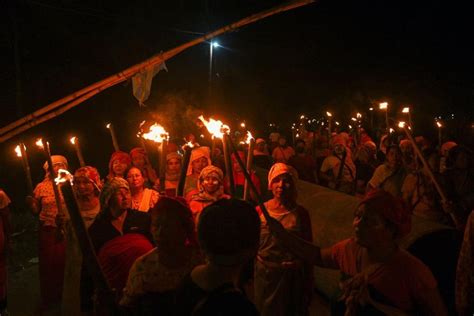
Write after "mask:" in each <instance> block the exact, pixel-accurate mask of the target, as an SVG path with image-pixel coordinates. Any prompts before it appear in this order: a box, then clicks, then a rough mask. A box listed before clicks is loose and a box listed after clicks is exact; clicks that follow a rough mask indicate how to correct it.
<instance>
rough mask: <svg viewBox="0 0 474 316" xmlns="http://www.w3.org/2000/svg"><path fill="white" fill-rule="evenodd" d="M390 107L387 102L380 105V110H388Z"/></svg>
mask: <svg viewBox="0 0 474 316" xmlns="http://www.w3.org/2000/svg"><path fill="white" fill-rule="evenodd" d="M387 107H388V103H387V102H382V103H380V104H379V109H381V110H386V109H387Z"/></svg>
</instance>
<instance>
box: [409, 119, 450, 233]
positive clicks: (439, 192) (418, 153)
mask: <svg viewBox="0 0 474 316" xmlns="http://www.w3.org/2000/svg"><path fill="white" fill-rule="evenodd" d="M403 131H404V132H405V134H406V135H407V137H408V139H409V140H410V143H411V144H412V146H413V149H414V150H415V153H416V154H417V155H418V158H420V160H421V162H422V163H423V166H424V168H425V170H426V173H427V174H428V177H430V180H431V182H432V183H433V185H434V186H435V188H436V191H437V192H438V194H439V196H440V197H441V201H442V202H443V204H446V203H447V202H448V198H447V197H446V194H445V193H444V191H443V189H442V188H441V186H440V185H439V183H438V181H437V180H436V178H435V176H434V174H433V171H432V170H431V168H430V166H429V165H428V163H427V162H426V159H425V157H423V154H422V153H421V151H420V149H419V148H418V146H417V145H416V143H415V140H414V139H413V136H411V134H410V132H409V131H408V129H407V127H406V126H405V127H403ZM449 215H450V216H451V219H452V220H453V222H454V223H455V225H456V226H458V220H457V219H456V217H455V216H454V214H452V213H449Z"/></svg>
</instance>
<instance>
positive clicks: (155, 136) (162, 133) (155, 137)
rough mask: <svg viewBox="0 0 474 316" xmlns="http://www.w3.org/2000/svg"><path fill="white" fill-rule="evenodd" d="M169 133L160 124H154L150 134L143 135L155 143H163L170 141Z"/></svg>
mask: <svg viewBox="0 0 474 316" xmlns="http://www.w3.org/2000/svg"><path fill="white" fill-rule="evenodd" d="M168 136H169V134H168V132H167V131H166V130H165V129H164V128H163V126H161V125H160V124H157V123H155V124H153V125H152V126H150V130H149V132H148V133H144V134H143V135H142V137H143V138H145V139H148V140H151V141H154V142H155V143H161V142H163V140H166V139H168Z"/></svg>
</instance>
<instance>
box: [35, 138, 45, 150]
mask: <svg viewBox="0 0 474 316" xmlns="http://www.w3.org/2000/svg"><path fill="white" fill-rule="evenodd" d="M35 144H36V146H38V147H40V148H44V144H43V140H42V139H41V138H38V139H37V140H36V143H35Z"/></svg>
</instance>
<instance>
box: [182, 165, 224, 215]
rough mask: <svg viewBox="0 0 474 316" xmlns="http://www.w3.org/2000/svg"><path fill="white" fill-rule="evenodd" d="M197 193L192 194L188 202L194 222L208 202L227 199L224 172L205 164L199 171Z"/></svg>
mask: <svg viewBox="0 0 474 316" xmlns="http://www.w3.org/2000/svg"><path fill="white" fill-rule="evenodd" d="M198 190H199V191H198V193H196V194H194V195H193V196H192V198H191V201H190V202H189V208H190V209H191V211H192V213H193V217H194V219H195V222H196V223H197V219H198V217H199V214H200V213H201V211H202V210H203V209H204V208H205V207H206V206H208V205H209V204H212V203H214V202H215V201H218V200H220V199H229V198H230V196H229V195H227V194H225V193H224V173H223V172H222V170H221V169H219V168H217V167H215V166H207V167H205V168H204V169H202V171H201V175H200V176H199V181H198Z"/></svg>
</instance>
